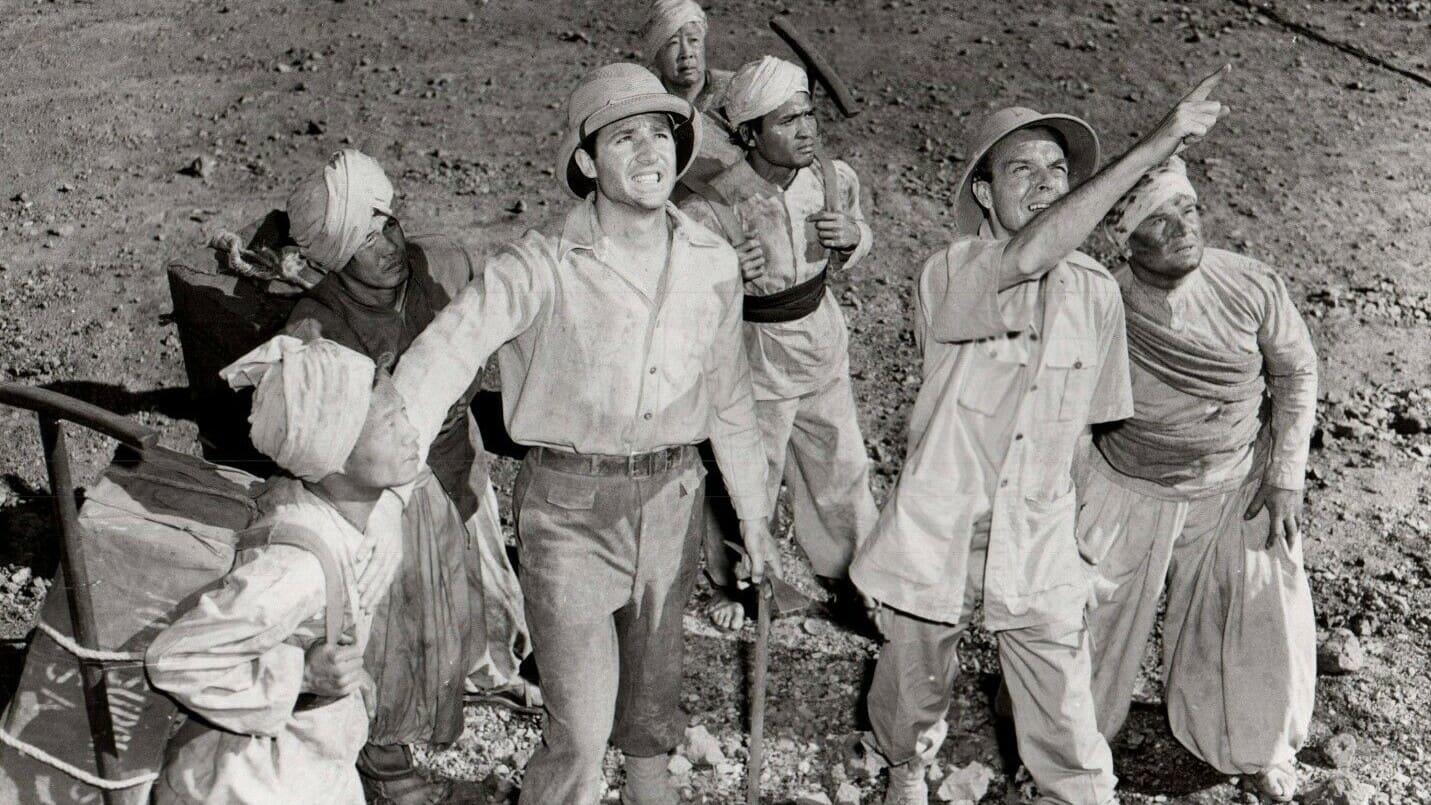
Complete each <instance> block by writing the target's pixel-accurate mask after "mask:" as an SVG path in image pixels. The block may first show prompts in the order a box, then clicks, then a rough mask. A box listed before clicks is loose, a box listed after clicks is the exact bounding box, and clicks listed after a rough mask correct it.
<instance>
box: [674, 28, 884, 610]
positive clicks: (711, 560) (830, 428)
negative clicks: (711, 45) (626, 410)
mask: <svg viewBox="0 0 1431 805" xmlns="http://www.w3.org/2000/svg"><path fill="white" fill-rule="evenodd" d="M726 112H727V113H728V114H729V115H730V121H731V123H733V124H734V125H736V126H737V130H738V136H739V138H740V140H741V142H742V143H743V150H744V159H742V160H741V161H739V162H736V163H734V164H732V165H730V166H729V167H727V168H725V169H724V170H723V171H721V172H720V173H719V174H717V175H716V176H714V177H712V178H711V179H710V181H709V182H708V183H704V184H702V183H699V182H694V183H690V184H691V186H692V187H693V188H694V189H695V190H696V194H695V195H692V196H690V197H689V198H687V199H685V200H684V201H682V202H681V209H682V210H684V211H685V212H686V213H687V214H689V215H690V216H691V217H692V218H694V219H695V220H696V221H698V222H700V223H702V224H704V225H705V226H706V227H708V228H709V229H711V230H712V231H714V232H716V233H718V234H720V235H721V236H722V237H723V238H725V240H726V241H727V242H729V243H730V244H732V245H733V246H735V247H736V249H737V252H738V254H739V255H740V258H741V272H742V274H743V279H744V280H745V300H744V319H745V323H744V325H743V326H742V335H743V338H744V343H745V352H746V356H747V358H748V359H749V361H750V368H751V379H752V381H753V383H754V386H755V398H756V404H755V405H756V413H757V417H758V419H759V421H760V434H761V442H762V444H763V445H764V448H765V456H766V460H767V463H768V466H769V475H768V483H769V500H770V506H771V511H772V513H773V509H774V506H775V500H776V498H777V496H778V495H779V492H780V481H781V479H782V477H783V478H784V480H785V484H786V486H787V487H788V488H789V490H790V496H791V502H792V508H793V509H794V512H795V539H796V541H797V542H799V544H800V546H801V547H802V548H803V549H804V551H805V554H806V555H807V556H808V557H809V558H810V563H811V565H812V566H813V567H814V570H815V573H816V575H817V576H819V577H820V578H821V579H823V580H825V582H826V583H827V584H829V585H830V586H833V587H836V588H837V589H839V590H840V591H841V595H842V597H843V598H844V600H843V601H841V603H846V602H850V601H854V600H856V598H855V596H854V595H853V589H852V588H850V587H849V585H848V583H847V581H848V573H849V566H850V558H851V557H852V556H853V555H854V550H855V545H856V544H857V543H858V541H859V540H860V539H861V538H862V537H863V536H864V535H865V534H866V533H867V532H868V531H869V529H870V528H872V527H873V526H874V522H875V517H876V516H877V514H878V510H877V508H876V506H875V502H874V497H873V496H872V495H871V493H870V486H869V458H868V456H867V454H866V452H865V443H864V438H863V437H862V436H861V435H860V425H859V418H858V416H857V414H856V412H855V398H854V391H853V388H852V385H851V382H850V365H849V354H848V344H849V333H848V331H847V330H846V327H845V316H844V314H843V313H842V312H841V311H840V305H839V303H838V302H837V301H835V296H834V294H833V293H832V292H831V290H830V289H829V287H827V283H826V277H827V272H828V270H829V269H831V268H853V267H854V266H856V265H858V264H859V262H860V261H861V260H862V259H863V258H864V256H865V255H866V254H868V253H869V251H870V246H871V240H872V237H871V233H870V228H869V225H868V224H866V223H865V221H864V214H863V213H862V212H861V211H860V181H859V177H858V176H856V174H855V172H854V170H853V169H852V168H850V166H849V165H847V164H845V163H844V162H842V161H840V160H835V159H830V158H829V157H828V156H826V155H823V154H821V153H820V135H819V131H818V129H817V127H816V122H815V115H814V110H813V108H812V107H811V103H810V86H809V83H808V80H807V79H806V76H805V71H804V70H801V69H800V68H799V67H796V66H795V65H794V64H791V63H790V62H787V61H783V60H781V59H777V58H775V57H773V56H766V57H765V58H763V59H760V60H758V61H754V62H751V63H749V64H746V65H744V66H742V67H741V68H740V70H738V71H737V72H736V74H735V77H734V78H733V79H732V80H731V84H730V89H729V92H728V94H727V96H726ZM830 184H833V185H834V186H833V187H830V186H829V185H830ZM710 504H711V509H712V511H711V520H710V522H709V523H708V533H707V564H706V568H707V573H709V574H710V577H711V580H712V582H713V583H714V585H715V587H716V601H715V603H714V605H713V606H712V609H711V617H712V620H714V621H715V622H716V623H717V625H719V626H721V627H723V628H727V629H731V628H739V626H740V624H741V622H742V620H743V614H744V610H743V607H742V605H741V604H740V603H739V602H738V601H737V600H736V599H735V598H734V596H733V591H734V588H735V579H734V577H733V575H734V574H733V572H732V568H731V555H730V553H729V552H728V551H727V550H726V548H725V546H724V544H723V541H724V539H726V534H728V532H729V526H728V525H726V524H727V523H728V521H729V520H730V517H729V514H728V512H726V509H727V508H728V507H725V506H723V505H722V500H721V495H720V494H719V491H717V492H716V493H715V494H713V495H712V496H711V501H710ZM855 609H856V610H858V607H856V608H855Z"/></svg>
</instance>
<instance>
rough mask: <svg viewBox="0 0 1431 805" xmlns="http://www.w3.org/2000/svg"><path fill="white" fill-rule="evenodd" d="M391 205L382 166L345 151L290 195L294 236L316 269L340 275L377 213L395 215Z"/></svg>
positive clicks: (390, 187) (299, 184) (289, 225)
mask: <svg viewBox="0 0 1431 805" xmlns="http://www.w3.org/2000/svg"><path fill="white" fill-rule="evenodd" d="M392 204H393V185H392V182H390V181H388V177H387V174H385V173H383V169H382V166H380V165H378V163H377V161H376V160H374V159H373V158H372V157H370V156H368V155H367V154H364V153H363V152H361V151H357V150H354V149H352V148H346V149H344V150H342V151H339V152H337V153H336V154H334V155H333V156H332V157H331V158H329V160H328V164H327V165H325V166H324V167H323V170H322V172H321V173H315V174H312V175H311V176H308V177H307V178H305V179H303V180H302V181H300V182H299V183H298V185H297V186H295V187H294V188H293V192H292V193H290V194H289V196H288V229H289V234H290V235H291V236H292V237H293V242H294V243H297V244H298V248H299V249H300V250H301V251H302V252H303V256H304V257H306V258H308V261H309V262H310V263H312V264H313V266H314V267H315V268H317V269H318V270H319V271H322V272H324V273H327V272H331V271H337V270H338V269H340V268H342V267H343V266H345V265H347V264H348V261H349V260H351V259H353V255H354V254H355V253H356V252H357V251H358V247H359V246H361V245H362V243H363V239H364V238H366V237H367V236H368V233H369V232H371V231H372V229H373V226H374V222H373V215H374V213H379V212H381V213H385V214H391V213H392Z"/></svg>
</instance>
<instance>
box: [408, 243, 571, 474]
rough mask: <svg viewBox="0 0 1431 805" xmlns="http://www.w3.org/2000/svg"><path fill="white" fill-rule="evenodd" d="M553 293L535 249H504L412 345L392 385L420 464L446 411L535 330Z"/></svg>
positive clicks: (547, 269) (548, 273) (548, 268)
mask: <svg viewBox="0 0 1431 805" xmlns="http://www.w3.org/2000/svg"><path fill="white" fill-rule="evenodd" d="M551 291H552V282H551V266H549V265H547V261H546V260H545V259H543V258H541V257H540V253H539V252H537V251H536V250H535V249H530V248H523V247H522V246H521V245H520V244H519V245H515V246H512V247H508V248H507V249H504V250H503V251H502V252H501V253H499V254H497V255H496V256H495V257H493V258H492V260H491V261H490V262H488V264H487V267H486V269H485V270H484V271H483V272H482V273H481V274H480V275H478V276H477V277H476V278H475V279H473V280H472V282H470V283H468V284H467V287H465V288H463V289H462V291H461V292H460V293H458V294H457V297H456V298H454V299H453V300H452V301H451V302H450V303H448V305H447V307H445V308H443V309H442V311H441V312H440V313H438V314H437V316H436V317H435V318H434V319H433V320H432V323H431V324H429V325H428V326H427V328H426V329H425V330H423V331H422V334H421V335H419V336H418V337H417V339H416V340H414V341H413V342H412V345H411V346H410V347H408V349H407V351H406V352H404V353H403V356H402V359H401V360H400V361H398V366H397V371H395V372H393V382H394V384H395V385H396V386H397V389H398V392H399V393H400V394H401V395H402V398H403V401H404V402H405V403H406V405H407V415H408V419H409V421H411V422H412V424H413V427H415V428H416V429H417V433H418V438H419V441H420V443H421V444H422V449H423V453H424V460H425V458H426V451H427V449H428V447H429V446H431V444H432V441H433V439H435V438H437V435H438V433H439V432H441V430H442V425H443V422H444V421H445V420H446V418H447V413H448V410H449V409H450V408H451V407H452V405H453V404H454V403H456V402H457V401H458V400H460V399H461V398H462V395H463V394H464V393H466V392H467V390H468V388H469V386H470V385H471V384H472V380H473V378H475V377H476V376H477V373H478V372H479V371H481V369H482V367H484V366H486V364H487V359H488V358H489V357H491V356H492V353H493V352H495V351H496V350H497V348H498V347H500V346H502V345H503V344H505V343H507V342H508V341H510V340H512V339H513V338H515V337H516V336H518V335H520V334H521V333H522V332H523V331H524V330H526V329H527V328H528V327H530V326H531V325H532V323H533V322H534V321H536V318H537V316H538V314H539V313H540V312H541V310H542V309H543V307H544V306H546V305H547V304H549V300H550V297H551Z"/></svg>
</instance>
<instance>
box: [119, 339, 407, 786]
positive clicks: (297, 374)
mask: <svg viewBox="0 0 1431 805" xmlns="http://www.w3.org/2000/svg"><path fill="white" fill-rule="evenodd" d="M223 376H224V379H225V380H227V381H228V382H229V383H230V384H231V385H232V386H233V387H235V388H239V387H245V386H255V387H256V388H257V391H256V393H255V394H254V398H253V413H252V415H251V417H250V424H251V432H252V437H253V443H254V445H255V446H256V447H257V448H258V449H259V451H260V452H262V453H264V454H265V455H267V456H268V457H269V458H272V459H273V460H274V461H275V462H276V463H277V464H278V465H279V466H280V467H282V468H284V469H285V470H287V471H288V472H289V473H291V474H292V475H293V476H295V477H292V478H282V477H281V478H275V479H273V480H271V481H270V482H269V483H268V484H267V485H266V487H265V488H264V491H263V494H262V495H261V496H260V497H259V498H258V500H257V503H258V507H259V511H260V516H259V518H258V520H256V521H255V523H254V525H253V526H252V527H251V528H250V529H249V531H247V532H245V533H247V534H254V533H258V532H262V533H265V534H266V535H267V538H266V541H265V542H264V543H263V544H257V543H254V544H243V543H241V544H240V547H239V550H238V553H237V556H236V559H235V567H234V569H233V570H232V571H230V572H229V574H228V575H227V576H226V577H225V578H224V580H223V584H222V585H221V586H219V587H218V588H216V589H214V590H211V591H209V592H207V593H205V594H204V595H203V597H202V598H200V599H199V601H198V602H197V603H195V605H194V607H193V608H192V609H190V610H188V611H187V612H185V613H183V614H181V615H180V616H179V617H178V618H176V619H175V620H174V622H173V623H172V624H170V625H169V626H168V627H166V628H165V629H164V630H163V631H162V632H161V633H160V634H159V635H157V636H156V637H155V638H154V640H153V642H152V643H151V644H150V645H149V648H148V650H147V652H146V655H145V666H146V672H147V674H148V676H149V679H150V680H151V681H152V682H153V684H154V686H155V687H156V688H157V689H159V690H162V691H164V692H165V693H167V694H169V695H170V696H172V697H174V699H175V700H176V701H178V702H179V703H180V704H182V705H184V707H185V708H186V709H187V710H189V711H191V712H193V713H195V714H196V715H197V716H198V717H200V718H201V719H202V720H200V718H191V719H189V720H187V721H186V722H184V723H183V725H182V726H181V727H180V729H179V732H178V734H177V735H176V736H175V738H174V740H172V741H171V742H170V745H169V749H168V752H167V755H166V757H165V761H164V766H163V769H162V771H161V773H160V777H159V780H158V781H156V783H155V786H154V794H153V796H154V801H155V802H157V803H160V804H161V805H199V804H200V803H209V802H332V803H344V804H345V805H362V803H363V799H364V797H363V788H362V785H361V784H360V782H359V777H358V774H357V772H356V771H355V769H354V765H355V763H356V761H357V758H358V753H359V751H360V750H361V748H362V746H363V742H364V740H365V736H366V735H367V733H368V711H367V707H366V706H365V699H366V698H368V696H369V695H370V694H371V688H372V680H371V679H370V678H369V677H368V676H367V675H366V674H365V673H364V672H363V670H362V666H361V664H360V662H359V661H360V658H361V656H362V651H363V647H364V645H365V644H366V643H367V641H368V637H369V626H370V618H369V616H368V613H367V611H366V610H365V609H363V608H362V607H361V606H360V605H359V602H360V601H361V600H362V599H361V590H360V586H361V584H360V579H362V578H363V577H364V574H365V571H366V570H367V565H368V564H369V563H370V561H371V557H372V556H373V553H374V545H375V543H376V539H377V538H376V537H374V536H369V535H367V534H365V531H367V530H368V521H369V518H370V516H372V519H373V520H374V522H375V523H376V522H386V520H382V519H380V518H378V517H376V516H373V512H374V509H375V507H376V505H377V502H378V500H379V497H380V496H381V495H382V493H383V490H384V489H386V488H388V487H391V486H396V485H399V484H404V483H407V482H408V481H410V480H411V479H412V478H413V477H414V476H416V474H417V472H418V469H419V467H420V466H421V464H420V461H421V460H420V458H419V447H418V444H417V436H416V432H415V431H414V429H413V427H412V425H411V424H409V423H408V421H407V419H406V417H405V416H404V414H403V408H402V399H401V397H399V396H398V394H397V391H396V389H395V387H394V386H393V384H392V381H391V379H390V378H389V377H387V375H386V374H383V375H380V376H378V375H376V374H375V367H374V365H373V362H372V361H371V360H370V359H368V358H367V357H365V356H363V355H361V354H359V353H357V352H354V351H353V350H350V349H348V348H347V347H344V346H341V345H339V344H336V343H334V342H332V341H326V340H318V341H313V342H310V343H304V342H302V341H300V340H298V339H296V338H293V337H290V336H286V335H280V336H277V337H275V338H274V339H272V340H270V341H268V342H266V343H264V344H262V345H261V346H259V347H258V348H256V349H254V350H253V351H252V352H250V353H249V354H247V355H245V356H243V357H242V358H240V359H239V360H238V361H236V362H235V363H233V364H232V365H230V366H229V367H227V368H226V369H225V370H224V372H223ZM375 377H377V381H378V382H377V383H376V384H375V383H374V379H375ZM374 530H378V529H377V528H376V527H375V529H374ZM330 585H333V586H337V585H341V588H342V595H336V593H335V590H334V589H332V588H330ZM338 600H341V601H343V602H344V603H345V606H343V607H335V606H334V605H333V604H332V603H330V602H334V601H338ZM330 618H331V619H341V622H340V623H338V622H335V623H330V622H329V619H330ZM335 634H341V635H342V639H340V640H337V641H333V639H332V636H333V635H335ZM335 643H336V645H335ZM323 655H329V656H331V655H340V657H341V658H340V659H338V660H336V661H330V664H331V662H337V663H339V664H341V665H342V667H343V669H344V670H343V672H342V673H341V674H340V675H339V676H337V677H335V678H334V679H332V680H329V681H326V682H325V681H322V680H321V679H320V678H318V677H315V676H314V675H312V674H311V673H310V671H311V669H312V668H313V667H314V666H315V665H316V664H318V663H317V662H316V658H317V657H320V656H323ZM301 696H302V697H304V699H306V700H308V701H305V700H304V699H300V697H301ZM314 696H317V697H320V698H317V699H314Z"/></svg>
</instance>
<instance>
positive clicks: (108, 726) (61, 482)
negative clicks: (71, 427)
mask: <svg viewBox="0 0 1431 805" xmlns="http://www.w3.org/2000/svg"><path fill="white" fill-rule="evenodd" d="M39 419H40V441H41V443H42V444H43V445H44V450H45V465H46V467H47V468H48V470H49V474H50V492H51V494H53V495H54V496H55V511H56V513H57V514H58V515H59V518H60V537H61V540H62V543H63V544H62V550H61V551H60V565H61V567H62V568H63V569H64V574H65V593H66V595H67V598H68V600H69V605H70V620H71V623H72V627H73V629H74V636H75V640H76V642H78V643H79V644H80V645H81V646H83V647H85V648H89V649H97V648H99V635H98V634H96V632H97V629H96V627H95V619H94V599H93V597H92V595H91V587H90V580H89V568H88V567H87V566H86V565H85V562H84V546H83V541H82V539H81V526H80V524H79V511H78V510H77V509H76V508H75V488H74V483H73V481H72V480H71V478H70V459H69V452H68V451H67V450H66V449H65V431H64V428H63V427H61V425H60V422H59V421H58V420H57V419H55V418H54V417H53V416H50V415H48V414H39ZM80 671H81V674H82V678H83V682H84V703H85V710H86V712H87V713H88V714H89V725H90V735H91V736H92V737H93V740H94V759H95V767H96V768H97V769H98V771H99V776H100V777H104V778H106V779H112V778H113V777H115V776H116V774H117V772H118V771H119V752H118V750H117V749H116V748H115V745H114V724H113V722H112V721H111V719H110V713H109V689H108V684H107V680H106V678H105V674H104V666H103V665H101V664H100V663H98V662H95V661H92V660H85V659H81V660H80ZM100 797H101V798H102V799H103V801H104V802H105V804H106V805H110V803H113V802H114V801H115V800H114V798H113V794H112V793H111V792H109V791H105V790H101V791H100Z"/></svg>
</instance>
